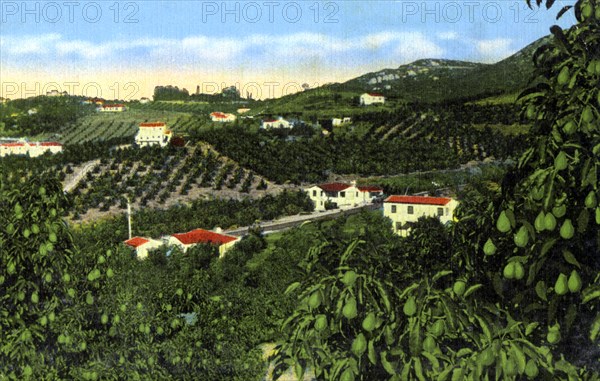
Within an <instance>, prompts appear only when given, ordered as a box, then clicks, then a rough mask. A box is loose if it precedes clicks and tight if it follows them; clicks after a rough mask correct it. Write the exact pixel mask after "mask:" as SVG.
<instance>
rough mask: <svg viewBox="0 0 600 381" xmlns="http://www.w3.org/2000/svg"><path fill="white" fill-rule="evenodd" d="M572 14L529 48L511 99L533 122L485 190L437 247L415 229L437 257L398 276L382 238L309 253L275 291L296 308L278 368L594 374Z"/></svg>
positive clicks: (580, 56) (581, 40)
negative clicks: (526, 79)
mask: <svg viewBox="0 0 600 381" xmlns="http://www.w3.org/2000/svg"><path fill="white" fill-rule="evenodd" d="M541 2H542V1H541V0H538V1H537V3H538V5H540V3H541ZM552 5H553V1H547V2H546V6H547V7H548V8H550V7H551V6H552ZM570 8H571V6H567V7H565V8H563V9H562V10H561V12H560V15H562V14H563V13H564V12H566V11H568V10H569V9H570ZM574 12H575V16H576V18H577V20H578V24H577V25H576V26H574V27H572V28H571V29H570V30H566V31H564V30H561V29H560V28H559V27H553V28H552V29H551V30H552V32H553V35H554V38H553V40H552V41H551V42H550V43H549V44H547V45H545V46H543V47H541V48H540V49H538V51H537V52H536V54H535V55H534V62H535V66H536V72H535V73H536V82H534V84H533V85H532V87H531V88H530V89H529V90H527V91H525V92H524V93H523V94H522V95H521V99H522V101H523V104H524V106H523V107H524V115H525V116H526V117H528V118H530V119H531V120H532V123H533V124H534V128H533V131H532V133H531V136H530V139H529V144H530V148H529V149H528V150H526V152H525V153H524V154H523V155H522V156H521V158H520V160H519V162H518V164H517V166H516V168H514V170H512V171H511V172H510V173H508V174H507V175H506V176H505V177H504V180H503V182H502V186H501V187H500V188H499V189H498V190H494V188H493V187H490V186H489V184H485V183H483V184H480V185H479V187H476V188H473V190H472V192H471V194H470V195H468V196H467V197H466V198H465V200H464V201H465V202H463V205H462V206H461V207H460V208H459V212H458V215H457V217H458V220H459V221H458V222H457V223H456V224H455V225H454V226H453V228H452V239H451V240H450V241H449V242H448V245H447V246H442V245H438V246H437V247H435V248H434V247H431V246H432V245H434V244H435V243H439V242H440V241H439V237H435V236H431V235H429V234H428V233H427V232H422V231H415V234H418V235H419V236H420V238H421V239H422V247H423V249H424V251H423V255H426V256H428V257H430V258H450V261H449V262H447V263H443V264H442V266H439V267H437V268H425V269H423V270H425V271H416V272H415V273H412V274H407V273H406V272H405V271H404V269H403V264H402V263H401V262H400V261H398V259H399V256H400V257H401V254H398V253H397V252H395V251H393V250H392V251H391V252H390V250H389V249H386V245H385V244H383V245H374V244H373V242H369V241H352V242H347V243H345V244H344V245H339V244H334V243H330V244H326V245H320V246H318V247H315V248H313V250H312V251H311V252H310V253H309V255H308V256H307V258H306V261H305V265H304V269H305V271H306V277H305V279H304V280H303V281H302V282H297V283H294V284H292V285H291V286H290V287H289V288H288V290H287V292H288V293H289V294H292V295H297V298H298V301H299V303H298V306H297V308H296V310H295V312H294V313H293V314H292V315H290V316H289V318H288V319H287V320H286V321H285V322H284V323H283V329H284V331H285V332H286V337H287V339H286V340H285V341H284V342H283V343H282V344H281V345H280V347H279V349H280V351H279V353H278V355H277V357H276V360H277V363H278V365H279V368H278V369H279V370H283V369H285V368H287V367H288V366H290V365H293V366H295V367H296V369H297V373H303V371H304V369H305V368H306V367H309V368H310V369H312V370H313V371H314V372H315V374H316V376H317V378H319V379H335V380H343V381H348V380H355V379H362V380H371V379H390V380H413V379H415V380H431V379H437V380H491V379H496V380H497V379H503V380H518V379H519V380H520V379H534V380H538V379H543V380H598V379H600V367H599V366H598V364H599V363H598V361H599V360H600V313H599V312H598V306H599V302H600V257H599V255H598V253H599V252H600V251H599V247H600V235H599V231H600V230H599V229H598V226H599V225H600V206H598V198H599V197H600V190H599V188H598V171H599V169H600V122H599V121H600V91H599V88H600V86H599V82H600V4H599V3H598V2H597V1H595V0H580V1H577V3H576V4H575V6H574ZM560 15H559V16H560ZM386 250H387V251H388V252H389V254H390V255H381V253H385V252H386ZM332 258H333V259H332ZM415 259H417V258H415ZM432 269H433V270H435V271H433V272H432V271H431V270H432Z"/></svg>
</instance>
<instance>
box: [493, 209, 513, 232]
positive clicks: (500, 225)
mask: <svg viewBox="0 0 600 381" xmlns="http://www.w3.org/2000/svg"><path fill="white" fill-rule="evenodd" d="M496 228H497V229H498V230H499V231H500V232H501V233H506V232H508V231H510V228H511V226H510V220H509V219H508V217H507V216H506V212H505V211H504V210H503V211H502V212H500V216H499V217H498V221H497V222H496Z"/></svg>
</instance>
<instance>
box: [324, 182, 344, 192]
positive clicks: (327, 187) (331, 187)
mask: <svg viewBox="0 0 600 381" xmlns="http://www.w3.org/2000/svg"><path fill="white" fill-rule="evenodd" d="M317 186H318V187H319V188H321V189H323V190H324V191H325V192H339V191H343V190H344V189H348V188H350V187H351V185H348V184H344V183H328V184H321V185H317Z"/></svg>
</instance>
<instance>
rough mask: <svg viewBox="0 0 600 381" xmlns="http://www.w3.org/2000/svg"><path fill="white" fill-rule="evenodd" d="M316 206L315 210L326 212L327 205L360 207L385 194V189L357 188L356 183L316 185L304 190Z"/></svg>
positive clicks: (372, 187) (367, 186) (374, 187)
mask: <svg viewBox="0 0 600 381" xmlns="http://www.w3.org/2000/svg"><path fill="white" fill-rule="evenodd" d="M304 191H305V192H306V193H308V197H309V198H310V199H311V200H312V202H313V203H314V205H315V210H319V211H322V210H325V205H326V204H327V203H333V204H335V205H337V206H347V205H358V204H364V203H370V202H372V201H373V199H374V198H375V197H377V196H381V195H382V194H383V189H382V188H380V187H377V186H369V185H365V186H357V185H356V184H355V183H352V184H345V183H327V184H319V185H314V186H312V187H310V188H306V189H305V190H304Z"/></svg>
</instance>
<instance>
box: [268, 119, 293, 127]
mask: <svg viewBox="0 0 600 381" xmlns="http://www.w3.org/2000/svg"><path fill="white" fill-rule="evenodd" d="M292 127H293V125H292V123H290V122H289V121H287V120H285V119H284V118H283V117H279V118H277V119H265V120H263V121H262V124H261V126H260V128H264V129H270V128H292Z"/></svg>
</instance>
